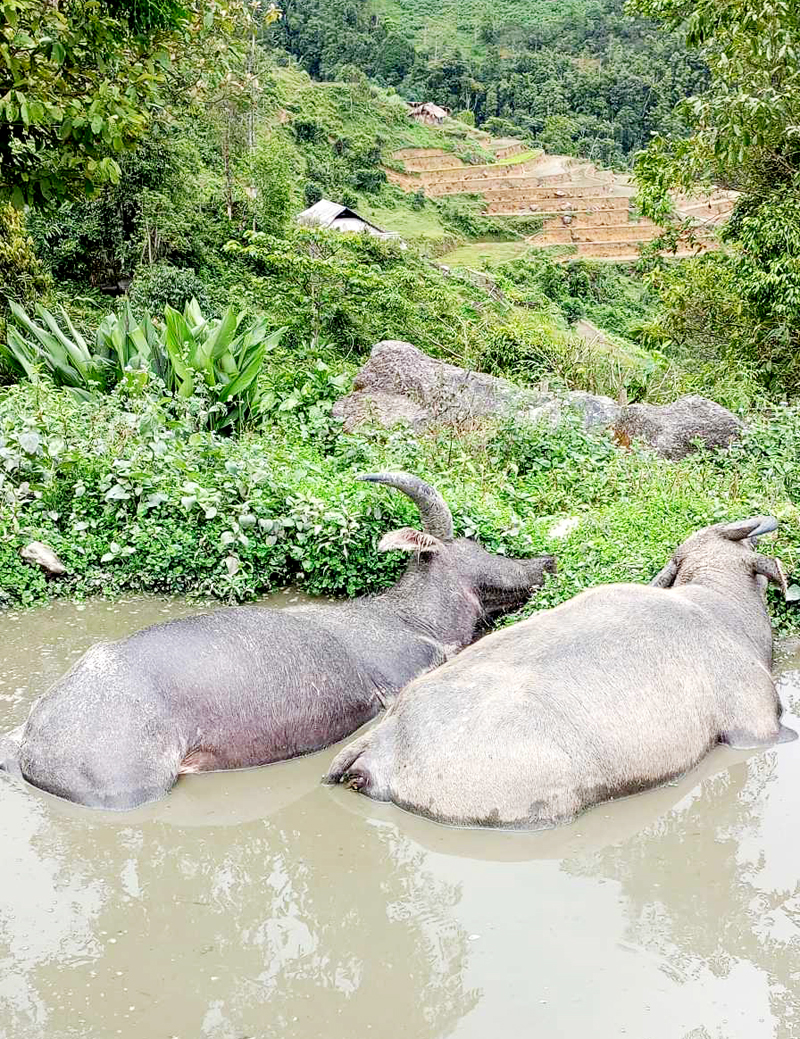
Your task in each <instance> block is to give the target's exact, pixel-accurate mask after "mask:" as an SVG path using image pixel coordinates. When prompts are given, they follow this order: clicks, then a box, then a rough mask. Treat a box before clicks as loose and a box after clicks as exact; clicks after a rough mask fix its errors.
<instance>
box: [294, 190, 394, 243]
mask: <svg viewBox="0 0 800 1039" xmlns="http://www.w3.org/2000/svg"><path fill="white" fill-rule="evenodd" d="M297 222H298V224H303V225H304V226H305V227H326V228H332V229H333V230H335V231H350V232H353V231H355V232H366V233H367V234H371V235H374V236H375V237H376V238H389V239H399V238H400V235H399V234H398V233H397V231H384V230H383V228H380V227H377V226H376V225H375V224H372V223H370V221H369V220H366V219H365V218H364V217H363V216H360V215H359V214H358V213H356V211H355V210H354V209H350V208H348V207H347V206H342V205H340V204H339V203H338V202H331V201H329V200H328V199H327V198H321V199H320V200H319V202H315V203H314V205H313V206H310V207H309V208H308V209H304V210H303V212H302V213H298V214H297ZM403 245H405V243H403Z"/></svg>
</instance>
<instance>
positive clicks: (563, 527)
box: [547, 516, 581, 539]
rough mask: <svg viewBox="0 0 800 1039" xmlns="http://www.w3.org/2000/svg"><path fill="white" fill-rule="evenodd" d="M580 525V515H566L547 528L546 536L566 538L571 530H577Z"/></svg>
mask: <svg viewBox="0 0 800 1039" xmlns="http://www.w3.org/2000/svg"><path fill="white" fill-rule="evenodd" d="M580 525H581V520H580V516H566V517H565V518H564V519H560V520H558V521H557V522H555V523H554V524H553V526H552V527H551V528H550V529H549V530H548V532H547V536H548V537H549V538H557V539H561V538H568V537H569V536H570V534H571V533H572V532H573V530H577V529H578V527H579V526H580Z"/></svg>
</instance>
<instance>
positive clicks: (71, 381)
mask: <svg viewBox="0 0 800 1039" xmlns="http://www.w3.org/2000/svg"><path fill="white" fill-rule="evenodd" d="M11 308H12V315H13V317H14V320H15V321H16V323H17V327H12V328H10V329H9V332H8V344H7V346H3V345H2V344H0V359H3V360H4V361H5V363H6V364H8V365H9V366H10V367H12V368H16V369H17V371H18V373H19V374H20V375H21V376H24V377H26V378H28V379H29V380H30V381H31V382H34V383H37V382H38V381H39V370H40V369H43V370H44V371H45V372H46V373H47V374H48V375H49V377H50V378H51V379H52V380H53V381H54V382H55V384H56V385H58V386H64V387H67V388H69V389H70V391H71V392H72V393H73V394H74V395H75V396H76V397H77V398H78V399H79V400H88V399H89V398H90V396H91V394H92V393H93V392H95V391H100V392H103V391H108V390H109V389H110V388H111V387H112V386H114V385H116V384H117V383H119V382H120V381H121V380H123V379H126V378H127V373H128V372H134V373H136V374H137V375H142V376H144V378H143V379H140V378H133V379H127V381H128V383H129V387H131V388H132V387H134V386H135V387H138V389H139V390H144V389H146V388H147V384H148V378H147V376H148V375H149V376H152V377H153V378H154V379H156V380H158V383H159V384H160V385H161V386H162V387H163V388H164V389H166V390H167V392H169V393H172V394H176V395H177V396H178V397H180V398H183V399H185V400H187V399H190V398H195V403H197V404H198V405H199V409H198V414H202V416H203V421H202V423H201V425H204V426H208V427H209V428H212V429H218V430H222V429H228V428H230V427H232V428H235V429H240V428H242V427H243V426H245V425H248V424H250V423H252V422H253V421H254V420H255V418H256V417H257V416H258V414H259V401H260V389H259V384H258V375H259V373H260V371H261V367H262V365H263V363H264V357H265V356H266V354H267V352H268V351H269V350H272V349H273V348H274V347H275V346H276V345H277V344H278V342H279V340H280V337H281V335H282V332H283V330H282V329H280V330H278V331H277V332H273V333H272V334H270V335H268V334H267V326H268V323H267V320H266V319H265V318H264V317H263V316H262V317H260V318H258V319H256V320H255V321H252V322H250V321H247V320H246V319H245V313H244V312H240V313H238V314H237V313H236V312H235V311H234V310H233V308H232V307H229V308H228V309H227V310H226V311H225V313H224V314H223V315H222V317H221V318H220V319H219V320H216V321H214V320H212V321H208V320H206V319H205V318H204V317H203V314H202V312H201V311H200V308H199V306H198V304H197V301H196V300H192V301H191V302H190V303H188V304H187V305H186V307H185V308H184V312H183V314H180V313H179V312H178V311H177V310H174V309H173V308H172V307H170V306H166V307H165V308H164V319H165V323H164V325H163V326H158V327H157V326H156V325H155V324H154V323H153V320H152V319H151V317H150V315H149V314H145V315H144V318H143V319H142V321H141V322H138V323H137V322H136V320H135V318H134V316H133V313H132V311H131V308H130V307H128V308H127V309H126V311H125V313H124V315H123V317H122V318H120V317H118V316H117V315H116V314H108V315H106V317H104V318H103V320H102V321H101V322H100V324H99V326H98V328H97V332H96V335H95V340H94V344H93V345H92V346H89V345H88V343H87V342H86V340H85V339H84V338H83V336H82V335H81V334H80V333H79V332H78V331H77V329H76V328H75V327H74V325H73V324H72V322H71V321H70V319H69V316H68V314H67V313H66V311H65V310H64V309H63V308H61V320H62V321H63V323H64V328H63V329H62V327H61V326H60V325H59V323H58V321H57V320H56V319H55V317H54V316H53V315H52V314H51V313H50V312H49V311H48V310H46V309H45V308H44V307H41V306H38V305H37V308H36V312H37V315H38V316H39V318H40V319H41V321H42V322H43V325H39V324H37V323H36V322H35V321H33V320H32V319H31V318H30V317H29V316H28V314H27V313H26V312H25V311H24V310H23V309H22V307H19V306H17V305H16V304H14V303H12V304H11ZM43 326H44V327H43ZM22 331H25V332H27V333H28V335H27V338H26V337H25V336H24V335H23V334H22Z"/></svg>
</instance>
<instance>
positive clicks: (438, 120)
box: [408, 101, 450, 126]
mask: <svg viewBox="0 0 800 1039" xmlns="http://www.w3.org/2000/svg"><path fill="white" fill-rule="evenodd" d="M408 114H409V115H410V116H411V118H412V119H416V120H417V121H418V122H420V123H425V124H426V125H427V126H441V125H442V123H443V122H444V121H445V119H446V118H447V116H449V115H450V109H449V108H442V107H441V105H435V104H434V103H433V101H410V102H409V105H408Z"/></svg>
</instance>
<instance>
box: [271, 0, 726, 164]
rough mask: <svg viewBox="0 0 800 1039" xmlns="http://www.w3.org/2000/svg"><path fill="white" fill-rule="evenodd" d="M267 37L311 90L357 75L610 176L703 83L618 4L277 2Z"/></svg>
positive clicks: (579, 0) (670, 44)
mask: <svg viewBox="0 0 800 1039" xmlns="http://www.w3.org/2000/svg"><path fill="white" fill-rule="evenodd" d="M283 8H284V11H285V16H284V18H283V19H282V21H281V22H280V23H278V24H277V25H276V26H274V27H273V29H272V30H271V34H272V39H273V40H274V42H275V43H276V44H278V45H279V46H281V47H284V48H285V49H286V50H287V51H289V52H290V53H291V54H292V55H294V56H295V57H296V58H297V59H298V61H300V63H301V64H302V65H303V66H304V67H305V68H306V69H307V70H308V71H309V72H310V73H311V74H312V75H313V76H314V77H316V78H320V79H336V78H341V77H343V76H345V77H346V76H347V75H349V74H350V73H351V72H352V70H354V69H357V70H360V71H361V72H362V73H364V74H366V75H367V76H369V77H370V78H371V79H372V80H373V81H375V82H377V83H380V84H383V85H390V86H394V87H395V88H396V89H397V90H398V91H399V92H400V93H401V94H402V95H403V96H405V97H406V98H408V99H425V100H433V101H436V102H437V103H438V104H440V105H443V106H445V107H448V108H451V109H452V110H453V111H454V112H456V111H465V112H468V113H469V118H470V119H472V118H474V119H475V121H476V122H477V124H478V125H482V124H486V129H488V130H491V131H492V132H494V133H498V134H511V135H512V136H513V135H519V134H520V133H521V134H523V135H525V136H527V138H528V139H529V140H530V141H531V143H532V144H534V145H537V146H539V147H542V148H544V149H545V150H547V151H551V152H559V153H566V154H572V155H582V156H585V157H587V158H590V159H592V160H593V161H595V162H600V163H602V164H603V165H613V166H617V167H622V166H624V165H625V164H626V163H627V160H628V156H630V155H631V154H632V153H633V152H634V151H636V150H638V149H639V148H641V147H642V146H643V145H644V144H646V142H647V141H648V140H649V138H650V135H651V133H652V132H671V131H678V132H680V131H681V130H682V123H681V122H680V120H679V119H678V118H676V116H675V114H674V109H675V106H676V104H677V103H678V102H679V101H680V100H681V99H682V98H684V97H686V96H687V95H689V94H691V93H693V92H695V91H696V90H698V89H700V88H702V86H703V84H704V83H705V77H706V71H705V68H704V67H703V65H702V63H701V62H700V61H699V60H698V59H697V58H696V57H694V56H691V55H690V54H689V53H688V52H687V51H686V49H685V47H684V46H683V44H682V42H681V40H680V38H679V37H678V36H676V35H674V34H670V33H665V32H663V31H658V30H657V29H656V27H655V25H654V24H653V23H651V22H648V21H647V20H645V19H641V18H632V17H629V16H628V15H626V14H625V13H624V9H623V2H622V0H555V2H552V3H548V2H544V0H519V2H514V3H511V2H510V0H502V2H501V3H499V4H496V5H493V6H492V7H491V8H487V7H486V5H481V4H478V3H477V0H467V2H466V3H461V2H456V0H446V2H444V3H441V4H439V3H433V0H421V2H420V3H412V2H411V0H353V2H349V0H348V2H347V3H345V2H344V0H287V2H286V3H285V4H284V5H283Z"/></svg>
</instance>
